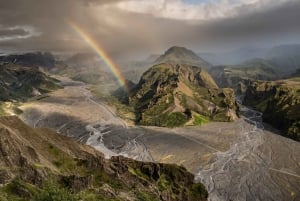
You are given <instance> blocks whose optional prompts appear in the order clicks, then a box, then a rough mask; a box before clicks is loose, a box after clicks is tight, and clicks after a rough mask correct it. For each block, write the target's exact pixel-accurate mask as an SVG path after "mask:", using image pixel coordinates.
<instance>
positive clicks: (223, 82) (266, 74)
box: [209, 59, 280, 93]
mask: <svg viewBox="0 0 300 201" xmlns="http://www.w3.org/2000/svg"><path fill="white" fill-rule="evenodd" d="M209 72H210V74H211V75H212V77H213V78H214V79H215V80H216V82H217V84H218V85H219V86H220V87H230V88H233V89H235V90H236V91H237V92H238V93H243V92H245V90H246V87H247V85H248V84H249V82H250V81H254V80H277V79H279V77H280V75H279V73H277V72H276V71H275V70H274V68H273V66H272V64H270V63H269V62H268V61H266V60H263V59H255V60H251V61H247V62H245V63H243V64H240V65H236V66H218V67H214V68H211V69H210V71H209Z"/></svg>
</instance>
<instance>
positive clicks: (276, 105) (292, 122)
mask: <svg viewBox="0 0 300 201" xmlns="http://www.w3.org/2000/svg"><path fill="white" fill-rule="evenodd" d="M244 103H245V104H246V105H249V106H252V107H255V108H256V109H258V110H259V111H261V112H263V119H264V121H266V122H268V123H270V124H271V125H273V126H274V127H275V128H277V129H280V130H281V131H282V135H284V136H287V137H289V138H292V139H295V140H298V141H300V77H297V78H292V79H287V80H281V81H269V82H267V81H254V82H252V83H251V85H250V86H249V87H248V88H247V90H246V93H245V100H244Z"/></svg>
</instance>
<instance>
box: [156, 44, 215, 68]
mask: <svg viewBox="0 0 300 201" xmlns="http://www.w3.org/2000/svg"><path fill="white" fill-rule="evenodd" d="M154 63H155V64H160V63H172V64H187V65H193V66H199V67H202V68H208V67H210V66H211V65H210V64H209V63H208V62H207V61H205V60H203V59H202V58H200V57H199V56H198V55H197V54H195V53H194V52H193V51H192V50H189V49H187V48H185V47H176V46H174V47H171V48H169V49H168V50H167V51H166V52H165V53H164V54H163V55H161V56H160V57H158V59H156V61H155V62H154Z"/></svg>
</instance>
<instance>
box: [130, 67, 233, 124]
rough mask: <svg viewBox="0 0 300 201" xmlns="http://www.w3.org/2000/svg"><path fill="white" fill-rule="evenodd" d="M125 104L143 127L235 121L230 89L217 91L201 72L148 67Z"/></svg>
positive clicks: (210, 80) (176, 68)
mask: <svg viewBox="0 0 300 201" xmlns="http://www.w3.org/2000/svg"><path fill="white" fill-rule="evenodd" d="M129 103H130V105H132V106H133V107H134V108H135V110H136V115H137V122H138V123H140V124H143V125H155V126H167V127H174V126H181V125H199V124H202V123H205V122H208V121H209V120H214V121H232V120H234V119H236V118H237V115H236V110H237V107H236V104H235V96H234V92H233V90H232V89H219V88H218V86H217V84H216V83H215V81H214V80H213V78H212V77H211V76H210V75H209V74H208V73H207V72H206V71H205V70H203V69H202V68H199V67H196V66H190V65H186V64H172V63H162V64H158V65H155V66H153V67H151V68H150V69H149V70H148V71H146V72H145V73H144V74H143V76H142V77H141V79H140V81H139V83H138V84H137V86H136V87H135V89H134V90H132V91H131V92H130V97H129Z"/></svg>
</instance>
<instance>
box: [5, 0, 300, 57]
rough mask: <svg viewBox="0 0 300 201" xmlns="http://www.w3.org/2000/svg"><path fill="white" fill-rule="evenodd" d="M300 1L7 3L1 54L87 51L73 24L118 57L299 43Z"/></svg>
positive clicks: (13, 0) (75, 0) (59, 0)
mask: <svg viewBox="0 0 300 201" xmlns="http://www.w3.org/2000/svg"><path fill="white" fill-rule="evenodd" d="M299 10H300V0H276V1H275V0H151V1H149V0H9V1H6V0H0V52H5V51H53V52H85V51H90V50H91V48H90V47H89V45H88V44H87V43H86V41H84V40H83V39H82V38H81V37H80V36H79V35H78V34H77V33H76V32H75V31H74V29H72V27H71V26H70V25H69V23H68V22H70V21H71V22H72V23H74V24H76V25H77V26H78V27H80V28H81V29H82V30H84V31H85V32H86V33H88V34H89V35H90V37H92V38H93V40H94V41H96V42H97V43H98V44H99V45H100V46H102V47H103V49H104V50H105V51H106V52H107V54H108V55H110V56H111V57H113V58H137V57H141V56H145V55H148V54H155V53H162V52H164V51H165V50H166V49H167V48H169V47H171V46H174V45H177V46H185V47H188V48H190V49H193V50H195V51H196V52H212V51H213V52H215V51H228V50H233V49H236V48H241V47H271V46H275V45H279V44H291V43H300V23H299V19H300V12H299Z"/></svg>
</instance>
